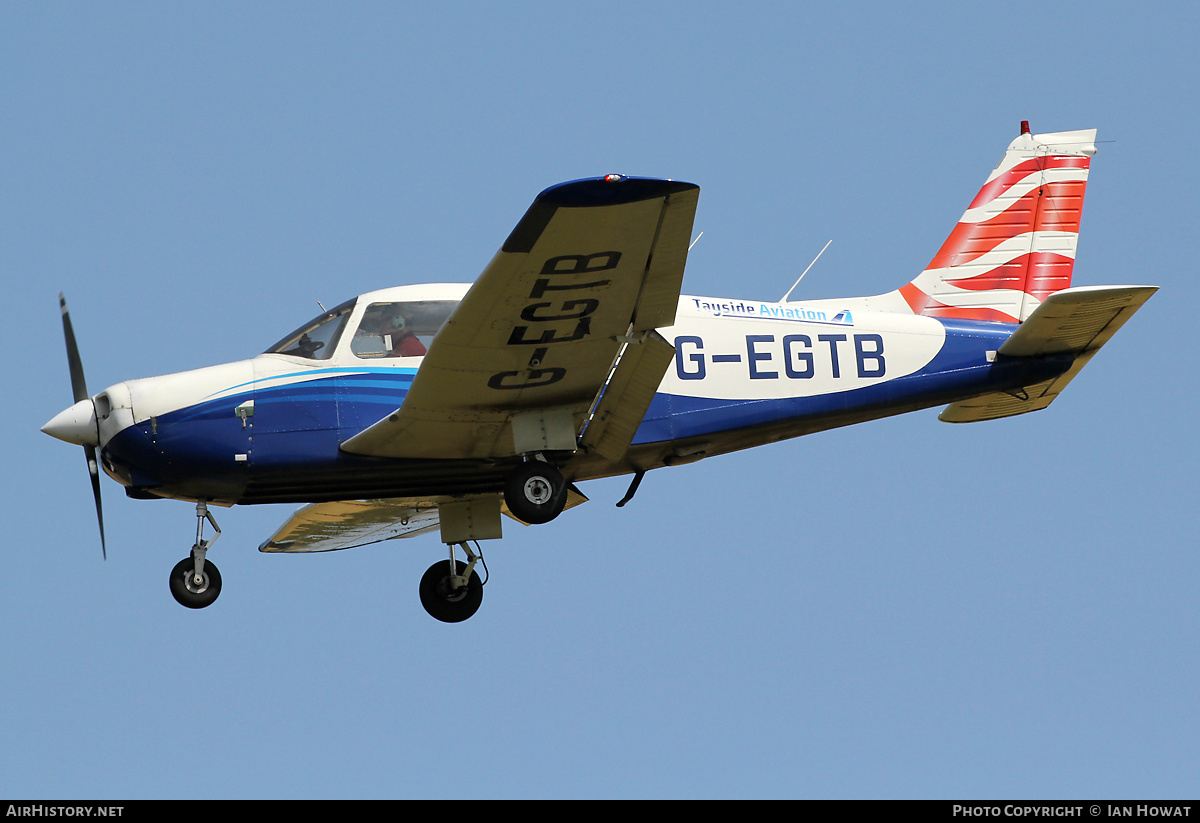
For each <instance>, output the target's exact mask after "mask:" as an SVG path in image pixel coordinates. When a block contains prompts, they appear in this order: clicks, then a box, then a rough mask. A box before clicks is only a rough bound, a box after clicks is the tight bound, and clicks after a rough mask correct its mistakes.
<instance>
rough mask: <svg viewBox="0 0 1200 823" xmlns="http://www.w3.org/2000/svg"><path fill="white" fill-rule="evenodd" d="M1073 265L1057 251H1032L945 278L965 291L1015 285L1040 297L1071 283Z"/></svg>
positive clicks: (1042, 297)
mask: <svg viewBox="0 0 1200 823" xmlns="http://www.w3.org/2000/svg"><path fill="white" fill-rule="evenodd" d="M1074 265H1075V261H1074V260H1072V259H1071V258H1069V257H1063V256H1062V255H1061V254H1055V253H1054V252H1034V253H1033V254H1023V255H1021V256H1020V257H1017V258H1015V259H1013V260H1011V261H1009V262H1008V263H1005V264H1004V265H1002V266H997V267H996V268H994V269H992V270H991V271H988V272H984V273H982V274H977V275H975V276H974V277H964V278H963V279H961V280H951V281H949V282H950V284H951V285H953V286H956V287H958V288H960V289H966V290H968V291H987V290H989V289H1015V290H1017V291H1024V292H1025V293H1026V294H1032V295H1033V296H1034V297H1036V298H1037V299H1038V300H1044V299H1045V298H1046V296H1047V295H1049V294H1053V293H1054V292H1056V291H1059V290H1061V289H1065V288H1066V287H1067V286H1069V285H1071V271H1072V269H1073V268H1074ZM1026 274H1028V277H1026Z"/></svg>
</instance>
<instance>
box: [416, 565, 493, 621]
mask: <svg viewBox="0 0 1200 823" xmlns="http://www.w3.org/2000/svg"><path fill="white" fill-rule="evenodd" d="M454 565H455V569H456V573H457V574H462V573H463V572H465V571H466V570H467V564H466V563H464V562H462V561H461V560H455V561H454ZM450 577H451V574H450V561H449V560H443V561H441V562H440V563H434V564H433V565H432V566H430V567H429V570H428V571H426V572H425V574H424V575H423V576H422V577H421V605H422V606H424V607H425V611H427V612H429V616H430V617H433V618H434V619H436V620H440V621H442V622H443V623H461V622H462V621H464V620H466V619H467V618H468V617H470V616H471V615H473V614H475V612H477V611H479V604H480V603H482V602H483V582H482V581H481V580H480V579H479V575H477V574H475V572H474V571H472V572H471V576H470V578H468V580H467V585H466V586H464V587H462V588H459V589H458V590H457V591H453V590H451V589H450Z"/></svg>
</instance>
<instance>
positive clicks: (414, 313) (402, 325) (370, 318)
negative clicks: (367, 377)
mask: <svg viewBox="0 0 1200 823" xmlns="http://www.w3.org/2000/svg"><path fill="white" fill-rule="evenodd" d="M456 306H458V301H457V300H405V301H401V302H395V301H393V302H388V303H372V304H371V305H369V306H367V309H366V311H365V312H363V317H362V321H361V322H360V323H359V324H358V329H357V330H356V331H355V332H354V342H353V343H352V344H351V347H350V348H351V350H352V351H353V352H354V354H355V355H357V356H358V357H364V358H366V357H422V356H424V354H425V352H426V351H428V349H429V344H430V343H432V342H433V336H434V335H435V334H437V331H438V329H440V328H441V327H442V324H443V323H445V322H446V318H448V317H449V316H450V313H451V312H453V311H454V309H455V307H456Z"/></svg>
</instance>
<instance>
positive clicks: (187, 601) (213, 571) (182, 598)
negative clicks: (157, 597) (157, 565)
mask: <svg viewBox="0 0 1200 823" xmlns="http://www.w3.org/2000/svg"><path fill="white" fill-rule="evenodd" d="M196 520H197V523H196V543H195V545H194V546H192V553H191V555H190V556H189V557H185V558H184V559H183V560H180V561H179V562H178V563H176V564H175V568H173V569H171V595H172V596H173V597H174V598H175V601H176V602H177V603H179V605H181V606H187V607H188V608H189V609H203V608H204V607H205V606H210V605H212V603H213V601H214V600H216V599H217V595H219V594H220V593H221V572H219V571H218V570H217V565H216V564H215V563H213V562H211V561H206V560H205V554H207V552H208V549H209V547H210V546H212V544H213V543H216V542H217V538H218V537H220V536H221V527H220V526H218V525H217V521H216V520H215V519H213V516H212V514H211V513H210V512H209V510H208V506H207V505H206V504H205V502H204V501H203V500H201V501H200V502H199V503H197V504H196ZM205 520H207V521H208V522H209V523H211V524H212V527H213V529H214V531H215V532H216V533H215V534H214V535H213V536H212V538H211V539H209V540H205V539H204V521H205Z"/></svg>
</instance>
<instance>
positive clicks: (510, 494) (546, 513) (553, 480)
mask: <svg viewBox="0 0 1200 823" xmlns="http://www.w3.org/2000/svg"><path fill="white" fill-rule="evenodd" d="M504 502H505V503H506V504H507V505H508V510H509V511H510V512H512V513H513V516H514V517H516V518H517V519H519V520H524V521H525V522H526V523H534V524H537V523H549V522H550V521H551V520H553V519H554V518H556V517H558V516H559V515H560V514H562V510H563V506H565V505H566V503H567V481H566V480H564V479H563V476H562V472H560V471H559V470H558V469H556V468H555V467H554V466H553V465H551V464H550V463H546V462H544V461H542V460H528V461H526V462H524V463H522V464H521V465H519V466H517V467H516V468H515V469H513V470H512V471H511V472H510V473H509V475H508V477H507V478H506V479H505V481H504Z"/></svg>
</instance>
